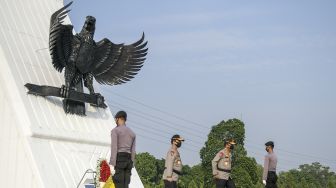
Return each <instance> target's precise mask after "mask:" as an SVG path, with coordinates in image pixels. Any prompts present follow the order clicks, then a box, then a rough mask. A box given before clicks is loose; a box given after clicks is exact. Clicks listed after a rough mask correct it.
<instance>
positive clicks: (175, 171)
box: [165, 167, 183, 176]
mask: <svg viewBox="0 0 336 188" xmlns="http://www.w3.org/2000/svg"><path fill="white" fill-rule="evenodd" d="M165 169H167V167H165ZM173 172H174V173H175V174H177V175H179V176H182V175H183V174H182V172H180V171H178V170H175V169H173Z"/></svg>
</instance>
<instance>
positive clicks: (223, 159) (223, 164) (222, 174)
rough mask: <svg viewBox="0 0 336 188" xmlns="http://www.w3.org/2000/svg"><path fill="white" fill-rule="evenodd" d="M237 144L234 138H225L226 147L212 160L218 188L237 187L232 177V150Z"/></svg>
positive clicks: (213, 173)
mask: <svg viewBox="0 0 336 188" xmlns="http://www.w3.org/2000/svg"><path fill="white" fill-rule="evenodd" d="M235 144H236V143H235V141H234V140H233V139H225V140H224V149H222V150H220V151H219V152H218V153H217V154H216V156H215V158H214V159H213V160H212V175H213V176H214V178H215V182H216V188H235V184H234V182H233V180H232V178H231V162H232V150H233V148H234V145H235Z"/></svg>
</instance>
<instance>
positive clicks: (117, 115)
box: [114, 111, 127, 121]
mask: <svg viewBox="0 0 336 188" xmlns="http://www.w3.org/2000/svg"><path fill="white" fill-rule="evenodd" d="M114 118H123V119H124V120H125V121H126V120H127V113H126V112H125V111H119V112H117V113H116V115H115V116H114Z"/></svg>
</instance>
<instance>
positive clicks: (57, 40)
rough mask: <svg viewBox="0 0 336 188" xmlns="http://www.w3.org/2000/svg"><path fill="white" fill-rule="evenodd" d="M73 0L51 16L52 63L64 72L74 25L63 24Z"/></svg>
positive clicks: (50, 43) (50, 47)
mask: <svg viewBox="0 0 336 188" xmlns="http://www.w3.org/2000/svg"><path fill="white" fill-rule="evenodd" d="M71 4H72V2H70V3H69V4H67V5H65V6H64V7H63V8H61V9H59V10H58V11H56V12H54V13H53V14H52V15H51V18H50V30H49V51H50V55H51V59H52V64H53V66H54V67H55V69H56V70H58V71H59V72H62V69H63V68H64V67H65V66H66V64H67V61H68V58H69V56H70V52H71V48H72V46H71V41H72V38H73V34H72V28H73V26H72V25H63V24H62V23H63V20H64V18H65V17H66V14H67V13H68V12H69V11H70V10H66V9H67V8H68V7H69V6H70V5H71Z"/></svg>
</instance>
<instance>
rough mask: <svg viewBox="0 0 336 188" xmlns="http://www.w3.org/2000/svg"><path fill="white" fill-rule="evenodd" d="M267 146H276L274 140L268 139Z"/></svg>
mask: <svg viewBox="0 0 336 188" xmlns="http://www.w3.org/2000/svg"><path fill="white" fill-rule="evenodd" d="M265 146H272V148H274V142H273V141H268V142H266V143H265Z"/></svg>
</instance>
